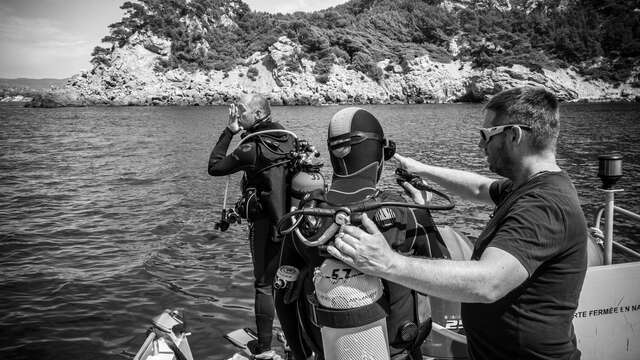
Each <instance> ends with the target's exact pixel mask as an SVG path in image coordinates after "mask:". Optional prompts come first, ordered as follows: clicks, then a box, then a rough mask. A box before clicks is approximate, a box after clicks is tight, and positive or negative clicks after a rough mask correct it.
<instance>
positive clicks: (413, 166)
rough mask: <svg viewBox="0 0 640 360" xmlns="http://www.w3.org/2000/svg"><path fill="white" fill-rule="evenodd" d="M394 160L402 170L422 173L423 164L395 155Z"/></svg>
mask: <svg viewBox="0 0 640 360" xmlns="http://www.w3.org/2000/svg"><path fill="white" fill-rule="evenodd" d="M393 159H394V160H395V161H396V162H397V166H398V167H399V168H401V169H404V170H407V171H408V172H410V173H417V172H420V170H421V168H422V163H421V162H419V161H417V160H413V159H411V158H408V157H406V156H402V155H400V154H395V155H393Z"/></svg>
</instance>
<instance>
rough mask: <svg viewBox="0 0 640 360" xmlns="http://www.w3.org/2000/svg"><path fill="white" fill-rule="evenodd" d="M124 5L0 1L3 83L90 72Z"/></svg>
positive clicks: (322, 4) (315, 5)
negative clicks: (94, 56) (94, 54)
mask: <svg viewBox="0 0 640 360" xmlns="http://www.w3.org/2000/svg"><path fill="white" fill-rule="evenodd" d="M124 1H125V0H0V78H20V77H26V78H33V79H41V78H57V79H61V78H66V77H70V76H71V75H73V74H77V73H79V72H80V71H82V70H87V69H90V68H91V64H90V63H89V60H90V59H91V52H92V50H93V48H94V47H96V46H98V45H104V44H101V42H100V40H101V39H102V38H103V37H104V36H106V35H108V34H109V29H108V26H109V24H112V23H114V22H116V21H118V20H120V19H121V18H122V16H123V14H124V12H123V11H122V10H121V9H120V5H122V3H124ZM244 1H245V2H246V3H247V4H248V5H249V7H250V8H251V9H252V10H257V11H267V12H273V13H276V12H282V13H288V12H295V11H315V10H321V9H325V8H328V7H331V6H335V5H338V4H341V3H344V2H346V0H323V1H318V0H244Z"/></svg>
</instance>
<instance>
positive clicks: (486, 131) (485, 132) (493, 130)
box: [480, 124, 531, 142]
mask: <svg viewBox="0 0 640 360" xmlns="http://www.w3.org/2000/svg"><path fill="white" fill-rule="evenodd" d="M512 127H519V128H521V129H522V130H531V126H529V125H521V124H507V125H499V126H493V127H489V128H480V136H482V140H484V142H489V140H490V139H491V137H493V136H495V135H498V134H501V133H502V132H504V131H505V130H507V129H510V128H512Z"/></svg>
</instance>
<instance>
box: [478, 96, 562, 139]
mask: <svg viewBox="0 0 640 360" xmlns="http://www.w3.org/2000/svg"><path fill="white" fill-rule="evenodd" d="M484 108H485V110H492V111H493V112H495V113H496V116H495V118H494V124H492V126H498V125H508V124H522V125H529V126H530V127H531V141H530V144H531V147H532V149H533V150H534V151H543V150H553V151H555V148H556V143H557V142H558V134H559V131H560V113H559V106H558V99H557V98H556V96H555V95H554V94H552V93H551V92H549V91H548V90H546V89H544V88H541V87H531V86H524V87H518V88H514V89H509V90H504V91H501V92H499V93H498V94H496V95H495V96H494V97H493V98H491V100H489V102H488V103H487V105H485V107H484Z"/></svg>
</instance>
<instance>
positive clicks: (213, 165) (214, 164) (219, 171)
mask: <svg viewBox="0 0 640 360" xmlns="http://www.w3.org/2000/svg"><path fill="white" fill-rule="evenodd" d="M232 138H233V132H232V131H231V130H229V128H225V129H224V131H223V132H222V134H220V137H219V138H218V142H216V145H215V146H214V147H213V150H212V151H211V154H210V155H209V166H208V170H209V175H213V176H220V175H227V174H229V173H231V172H234V171H237V170H236V169H234V168H232V167H230V166H229V164H226V163H224V162H223V161H222V160H223V159H225V157H226V155H227V150H228V149H229V144H231V139H232Z"/></svg>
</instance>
